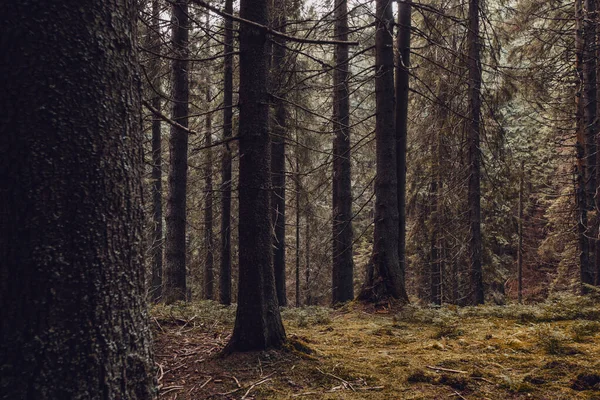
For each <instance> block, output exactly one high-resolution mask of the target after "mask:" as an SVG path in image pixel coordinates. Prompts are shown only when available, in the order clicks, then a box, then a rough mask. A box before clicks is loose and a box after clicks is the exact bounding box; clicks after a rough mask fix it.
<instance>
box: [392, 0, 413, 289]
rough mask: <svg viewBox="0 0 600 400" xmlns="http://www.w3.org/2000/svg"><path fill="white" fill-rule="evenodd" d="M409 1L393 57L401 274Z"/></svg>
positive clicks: (401, 11) (402, 5)
mask: <svg viewBox="0 0 600 400" xmlns="http://www.w3.org/2000/svg"><path fill="white" fill-rule="evenodd" d="M410 1H411V0H399V1H398V34H397V46H398V52H397V53H396V153H397V158H398V162H397V164H396V165H397V169H396V170H397V179H398V218H399V240H398V258H399V261H400V274H401V275H402V279H403V280H404V275H405V273H406V170H407V165H406V141H407V137H408V94H409V92H410V84H409V78H410V71H409V68H410V36H411V32H410V29H411V25H412V24H411V15H412V7H411V3H410Z"/></svg>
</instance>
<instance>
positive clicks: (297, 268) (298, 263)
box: [294, 134, 301, 307]
mask: <svg viewBox="0 0 600 400" xmlns="http://www.w3.org/2000/svg"><path fill="white" fill-rule="evenodd" d="M297 142H298V135H297V134H296V143H297ZM295 175H296V176H295V179H294V183H295V186H296V188H295V189H296V307H300V305H301V297H300V211H301V210H300V193H301V186H300V163H299V162H298V154H297V153H296V174H295Z"/></svg>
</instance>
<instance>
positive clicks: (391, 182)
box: [359, 0, 408, 302]
mask: <svg viewBox="0 0 600 400" xmlns="http://www.w3.org/2000/svg"><path fill="white" fill-rule="evenodd" d="M375 19H376V21H377V22H376V26H377V32H376V36H375V49H376V53H377V55H376V62H375V73H376V77H375V100H376V109H377V116H376V119H375V136H376V147H377V150H376V153H377V177H376V179H375V197H376V200H375V231H374V234H373V242H374V243H373V254H372V257H371V261H370V262H369V265H368V266H367V279H366V281H365V284H364V285H363V288H362V290H361V293H360V295H359V299H361V300H366V301H378V300H382V299H386V298H394V299H398V300H399V301H401V302H408V296H407V294H406V289H405V285H404V276H403V274H402V271H401V269H400V260H399V252H398V247H399V246H398V245H399V239H400V238H399V226H400V223H399V218H398V180H397V176H398V175H397V170H396V168H394V166H395V165H396V162H397V158H396V142H397V140H396V122H395V119H394V109H395V101H394V49H393V38H392V28H393V25H394V17H393V15H392V5H391V2H390V1H388V0H377V2H376V14H375Z"/></svg>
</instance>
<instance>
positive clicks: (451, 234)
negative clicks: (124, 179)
mask: <svg viewBox="0 0 600 400" xmlns="http://www.w3.org/2000/svg"><path fill="white" fill-rule="evenodd" d="M592 3H593V2H592ZM340 4H341V3H340V2H338V3H336V5H337V6H338V8H336V7H334V4H333V3H332V4H329V3H323V2H309V3H306V4H304V3H302V2H285V1H280V2H276V4H273V6H272V7H273V8H272V12H271V15H272V16H271V17H270V19H269V24H270V26H272V27H273V29H274V30H277V31H279V32H284V33H285V34H286V35H287V36H289V37H293V38H305V39H306V38H310V40H295V39H293V38H292V40H289V39H288V38H287V37H286V36H278V35H274V36H272V39H271V41H270V42H269V47H270V50H269V51H270V54H269V57H270V59H271V60H272V61H269V64H270V72H269V74H270V75H269V93H270V107H271V117H270V122H269V124H270V127H271V129H272V133H271V135H272V140H273V147H272V158H273V161H272V164H271V168H272V170H271V171H272V172H271V173H272V176H273V178H272V182H273V197H274V198H275V199H276V200H273V202H274V203H273V206H272V207H273V208H274V209H276V210H278V211H274V214H273V217H274V220H275V222H274V224H275V228H274V231H273V235H274V244H273V246H274V248H275V249H276V251H275V252H274V255H275V270H276V274H279V276H280V278H279V279H278V281H280V280H281V281H283V282H284V283H285V284H283V283H282V284H281V285H283V286H282V287H278V293H286V296H285V297H284V298H283V297H281V296H280V298H279V302H280V304H287V298H288V297H289V299H290V300H291V303H292V304H295V305H310V304H321V305H327V304H330V303H331V301H332V300H331V299H332V295H333V294H332V291H334V290H335V289H334V288H332V283H331V279H332V275H331V274H332V272H331V268H332V260H334V258H335V257H336V256H337V255H336V254H335V253H337V252H341V251H340V250H339V248H337V250H336V247H335V246H336V245H337V244H336V239H335V238H334V239H331V229H332V226H333V225H332V224H333V221H334V220H335V218H336V212H337V211H336V210H335V207H336V205H335V204H334V203H332V196H335V192H336V188H335V185H337V181H336V176H339V175H341V174H350V171H351V175H350V177H349V179H350V181H351V183H350V186H351V192H349V193H343V194H342V196H346V197H350V196H351V199H352V206H351V210H347V211H346V212H349V214H350V216H349V218H348V221H351V223H350V222H347V223H346V224H351V226H352V230H353V232H354V235H353V236H351V239H350V241H349V242H348V243H350V244H351V246H352V247H351V248H352V255H353V257H352V258H353V262H354V270H355V273H354V275H353V279H352V285H353V286H354V292H356V293H358V291H359V290H360V287H361V285H362V284H363V282H364V271H366V268H367V265H368V264H369V262H370V260H371V254H372V247H373V228H374V224H373V217H374V209H375V191H374V186H375V175H376V140H375V114H376V112H377V111H376V105H375V92H376V91H375V76H376V74H377V72H376V71H375V70H374V69H373V64H374V56H375V40H376V39H375V36H376V35H375V34H376V24H375V21H376V15H375V14H376V10H375V6H374V4H373V3H372V2H352V1H350V2H348V4H344V11H343V12H339V6H340ZM590 4H591V3H590ZM590 4H587V3H586V4H583V3H581V4H580V3H577V2H571V1H569V2H554V1H552V2H535V1H519V2H517V1H502V2H485V3H481V4H479V5H476V6H477V7H478V13H479V17H480V22H479V28H478V29H479V32H478V34H477V35H476V36H473V35H470V34H469V33H470V32H472V30H470V29H471V28H469V25H468V23H469V21H470V19H469V18H470V17H469V7H468V4H465V3H463V2H458V3H453V2H452V1H442V2H430V3H426V4H425V3H423V4H421V3H416V4H411V8H412V18H411V19H412V21H411V26H410V27H409V28H410V41H409V43H410V51H409V52H406V54H408V53H410V60H411V66H410V68H408V74H409V76H410V77H409V81H410V94H409V95H408V104H407V105H406V106H407V108H408V116H407V120H408V123H407V124H408V127H407V132H408V136H407V144H406V161H405V162H406V185H405V188H404V191H405V204H406V205H405V207H406V208H405V215H406V220H405V221H406V222H405V224H406V256H405V257H406V267H405V269H406V279H407V283H406V290H407V291H408V293H409V295H410V296H411V297H412V298H414V299H419V301H422V302H423V303H437V304H440V303H442V302H444V303H453V304H462V305H464V304H469V303H471V299H470V296H471V293H472V290H473V289H472V285H471V281H470V277H469V270H470V266H471V265H472V256H471V255H472V254H473V251H472V248H471V245H470V241H471V240H473V239H472V236H473V235H472V229H471V228H472V227H471V222H470V212H471V210H472V208H473V206H472V204H473V203H472V199H471V198H470V197H469V196H470V193H471V189H470V188H469V179H470V177H471V176H473V174H474V172H473V170H472V162H471V160H472V159H473V157H474V156H473V154H472V153H473V152H476V153H479V157H480V160H481V162H480V165H479V166H478V170H479V172H476V173H478V174H480V180H481V183H480V191H479V193H478V197H479V203H480V209H481V211H480V212H481V217H480V219H481V233H480V237H479V239H478V240H480V241H481V255H480V258H481V261H480V264H481V266H482V270H483V274H482V275H483V284H484V287H485V295H486V298H487V299H488V300H489V301H495V302H505V301H507V299H512V300H517V299H518V298H519V294H518V291H519V290H518V286H519V284H518V282H519V278H518V270H519V268H521V269H522V298H523V299H524V301H526V302H530V301H541V300H544V299H545V298H547V296H548V295H550V294H552V293H555V292H560V291H563V290H570V291H573V290H575V291H577V290H578V288H579V284H580V282H581V279H583V280H584V282H585V283H587V284H594V279H595V278H594V276H595V275H597V273H596V272H594V271H595V270H596V267H595V265H596V261H595V252H594V246H595V241H596V237H597V236H598V233H597V230H598V229H597V226H596V224H597V223H596V216H595V215H596V208H595V204H596V203H595V189H594V187H595V186H594V185H596V183H595V182H596V180H595V173H596V172H595V163H596V162H595V159H596V152H595V146H596V145H595V140H596V139H594V138H595V137H596V136H595V135H596V133H595V132H596V131H595V130H596V125H595V124H596V122H595V118H596V117H595V115H596V111H595V107H596V104H597V102H596V99H595V97H594V96H595V95H596V89H595V85H596V81H595V71H596V68H597V65H596V53H595V52H596V44H595V43H596V42H595V40H596V39H595V30H594V29H595V28H594V27H595V26H596V23H595V11H594V9H590V8H589V7H591V5H590ZM230 6H231V5H228V4H226V5H225V7H230ZM392 8H393V10H394V13H396V14H397V12H398V9H397V7H396V5H395V3H394V5H393V7H392ZM228 9H229V10H230V11H229V13H235V9H234V8H228ZM223 10H225V9H224V8H222V7H221V5H220V4H213V5H212V6H211V5H210V4H205V3H203V2H190V4H189V5H188V14H189V19H188V20H187V24H188V25H187V26H186V28H187V29H188V32H189V41H188V42H186V49H185V54H186V55H185V57H186V63H187V67H186V68H188V69H187V73H188V75H189V88H188V90H189V112H188V115H187V116H186V117H187V118H186V124H185V125H186V126H187V127H188V129H189V131H190V132H188V133H190V135H189V151H188V152H187V153H186V154H187V163H188V165H189V172H188V183H187V192H186V196H187V203H186V204H187V206H186V216H187V220H186V226H187V229H186V235H185V240H186V245H185V248H186V249H187V250H186V254H187V264H186V274H187V276H188V277H189V279H188V283H187V286H186V288H187V289H186V290H188V292H189V293H188V294H187V296H191V297H192V298H196V299H197V298H214V299H218V298H219V295H218V294H219V293H221V292H222V291H224V290H226V289H224V287H223V286H222V285H221V286H219V282H220V281H219V279H220V277H221V276H223V275H225V274H227V272H223V270H222V268H231V267H232V274H233V275H232V277H233V285H234V286H235V285H236V279H235V278H236V277H237V275H236V274H237V272H236V254H237V251H238V249H237V246H236V242H237V241H236V223H237V221H236V214H237V207H238V205H237V196H236V187H237V185H238V181H237V179H238V177H237V162H238V159H239V152H238V148H237V145H236V143H235V141H229V139H228V138H230V137H232V132H233V136H235V132H236V129H237V118H238V113H237V109H236V104H237V102H238V97H237V92H236V91H237V89H236V88H237V84H238V81H237V71H238V53H237V49H238V48H237V46H238V45H237V40H235V38H234V39H233V40H232V38H231V36H227V35H228V32H229V31H228V29H229V28H228V27H227V26H226V22H227V21H229V22H228V23H230V24H232V26H233V27H234V28H233V29H237V27H238V25H239V23H240V22H239V20H236V19H234V20H233V21H231V20H228V19H227V18H224V16H226V15H227V14H228V12H227V11H223ZM232 10H233V11H232ZM405 12H406V11H405ZM409 12H410V11H409ZM342 14H343V15H342ZM409 16H410V14H409ZM471 17H472V16H471ZM395 18H397V17H395ZM340 19H344V20H345V21H346V24H347V28H345V29H347V31H346V33H345V37H344V38H347V39H345V40H350V41H355V42H356V43H353V44H352V45H348V46H340V45H336V44H334V43H328V40H331V39H336V38H339V37H338V36H336V35H338V33H336V32H338V30H339V26H338V25H339V21H340ZM471 19H472V18H471ZM409 21H410V20H409ZM177 26H178V20H177V19H176V18H174V17H171V5H169V4H163V3H156V2H155V3H154V4H150V3H148V4H147V5H146V7H145V8H144V11H143V13H142V18H141V21H140V29H139V32H140V35H141V40H140V43H141V54H142V65H143V70H144V76H145V77H146V89H145V93H146V95H145V97H146V103H145V104H148V105H149V104H154V105H155V106H154V107H152V108H150V107H146V119H145V120H146V124H145V126H146V132H148V133H147V144H146V152H145V154H147V163H148V165H149V167H148V180H147V182H148V185H147V189H146V190H147V193H148V196H147V198H148V199H150V198H151V196H150V194H151V193H153V196H154V197H153V198H154V203H153V204H154V205H153V207H154V215H155V218H154V221H153V225H151V226H154V227H155V228H156V229H157V230H155V231H154V236H152V243H153V248H154V250H155V253H154V254H155V257H158V258H155V259H154V261H153V263H154V265H155V279H156V274H158V272H156V271H158V269H156V268H157V267H156V265H157V264H159V263H160V262H161V261H160V260H159V258H160V257H159V256H158V254H160V252H162V251H163V248H165V249H166V254H167V263H168V262H169V261H168V257H169V256H168V254H171V253H170V252H172V251H174V250H173V248H172V247H171V245H174V244H172V243H171V244H170V242H169V239H168V238H169V231H168V222H167V232H166V236H167V239H166V241H165V239H164V229H162V228H161V226H162V224H163V221H162V218H163V215H164V211H163V213H162V214H161V213H159V210H158V207H162V209H165V208H167V207H169V204H170V203H169V202H170V201H171V197H169V196H171V195H170V194H169V193H170V192H169V190H167V189H169V188H171V186H169V185H175V184H176V182H173V179H177V178H176V176H175V175H174V173H172V172H169V171H168V169H169V168H172V166H171V167H169V165H171V164H170V163H172V161H170V160H172V157H173V155H174V154H175V151H176V150H175V148H174V147H173V146H174V145H175V144H174V143H173V139H171V144H170V145H169V146H170V150H169V151H167V144H166V140H167V139H163V143H162V147H160V149H162V153H160V156H159V155H158V153H157V151H158V150H157V149H158V148H159V147H158V146H160V142H159V141H158V135H160V134H161V135H162V137H163V138H168V132H169V129H173V128H172V127H173V124H172V123H171V122H173V121H175V122H176V121H179V119H178V118H181V117H179V116H175V115H171V114H170V111H171V108H172V107H173V104H177V101H178V100H177V99H176V98H175V97H174V96H175V93H174V86H173V85H174V83H173V81H172V79H171V75H172V72H171V71H172V70H173V69H174V68H177V64H176V62H175V61H176V60H177V59H178V57H180V56H179V54H180V52H181V50H182V49H180V48H178V47H179V46H180V45H178V44H176V43H175V41H174V37H173V35H174V33H173V32H174V30H175V29H176V28H177ZM396 27H397V28H398V31H401V29H400V28H402V27H401V26H400V25H397V26H396ZM336 29H338V30H336ZM389 34H390V35H393V34H394V32H392V31H391V29H390V32H389ZM234 36H235V35H234ZM473 40H476V43H477V46H478V47H479V49H480V51H479V55H478V58H479V59H478V60H477V63H478V65H479V67H480V69H481V87H480V88H479V92H480V99H481V104H480V108H481V117H480V123H481V125H480V128H479V139H478V140H479V141H480V144H478V145H476V146H475V147H473V145H472V139H471V138H470V136H469V135H470V132H471V130H472V122H473V119H472V112H471V109H472V107H471V106H470V103H469V102H470V96H471V95H470V89H471V88H472V87H473V85H471V84H470V82H472V78H471V75H470V74H469V68H470V60H471V59H472V56H471V55H470V53H469V51H470V48H471V47H472V44H471V43H470V42H472V41H473ZM337 47H345V48H346V51H347V57H348V58H347V59H348V64H347V67H348V68H347V69H348V71H347V72H345V71H343V73H345V74H347V75H345V77H344V78H342V80H343V81H345V82H346V83H347V88H346V89H345V90H346V92H345V93H347V94H344V95H343V96H348V99H347V101H348V102H349V104H348V116H347V117H346V118H348V119H347V121H348V122H346V124H347V126H348V131H349V133H350V134H349V144H348V146H347V147H346V148H343V150H342V153H340V150H339V145H336V139H335V137H336V132H337V128H336V121H337V120H338V119H337V117H336V116H335V105H336V104H337V103H336V101H338V100H337V98H336V93H337V92H336V91H338V90H339V86H340V85H341V83H340V82H341V81H340V79H339V77H336V73H337V72H338V71H339V69H340V65H345V64H340V63H339V61H336V60H338V58H336V57H339V54H338V53H337V51H338V50H336V48H337ZM399 51H400V49H398V48H395V49H394V52H395V53H396V54H398V52H399ZM400 60H401V58H400ZM227 66H229V67H227ZM227 68H232V71H233V74H232V76H233V78H231V77H228V75H227V74H228V73H230V72H228V71H229V70H227ZM336 78H337V80H336ZM228 79H229V80H228ZM231 79H233V80H232V81H231ZM231 90H233V94H232V95H231V94H229V91H231ZM338 97H339V95H338ZM388 101H391V102H393V99H391V100H388ZM397 102H398V103H400V101H399V100H397ZM160 110H162V111H160ZM592 111H593V112H592ZM229 121H231V122H229ZM590 121H591V122H590ZM592 122H593V123H592ZM151 129H153V130H152V132H153V134H152V135H153V136H151ZM586 129H587V131H586ZM579 131H581V132H583V131H585V133H580V137H578V136H577V133H578V132H579ZM590 135H591V136H590ZM151 137H152V140H151ZM222 142H226V143H225V144H220V145H219V143H222ZM336 146H337V147H336ZM153 152H154V153H153ZM153 154H154V158H151V156H152V155H153ZM276 154H278V155H277V156H276ZM340 154H342V155H340ZM276 157H277V158H278V161H275V158H276ZM338 158H344V159H346V158H347V163H348V164H349V165H348V166H347V167H346V169H343V170H342V169H340V165H339V162H338V161H336V160H337V159H338ZM229 160H231V168H232V171H233V173H232V175H231V178H229V176H230V175H228V174H229V172H227V171H226V168H228V167H226V166H225V165H229V162H230V161H229ZM578 163H579V164H578ZM161 165H162V166H163V167H162V170H160V168H161ZM152 166H153V167H154V169H153V172H152V173H153V175H151V174H150V169H151V167H152ZM386 168H393V166H392V165H389V166H386ZM160 171H162V174H161V172H160ZM160 181H163V182H164V183H163V184H162V185H160ZM152 182H154V186H151V183H152ZM167 182H169V183H168V184H167ZM582 182H586V183H582ZM584 186H585V189H583V187H584ZM232 189H233V190H232ZM230 190H232V195H231V203H229V200H228V199H229V197H228V196H229V191H230ZM581 190H584V191H585V192H586V193H587V194H586V195H585V196H584V197H585V199H584V200H586V203H585V204H584V203H583V202H582V201H581V199H583V198H584V197H582V196H579V197H581V199H580V201H579V202H578V201H577V199H578V198H579V197H576V193H580V192H581ZM338 196H339V194H338ZM159 201H161V203H159ZM228 203H229V204H231V206H230V205H229V204H228ZM147 204H148V205H150V202H147ZM159 204H160V205H159ZM229 207H231V208H229ZM228 211H229V212H231V217H228V216H225V215H224V212H225V213H227V212H228ZM227 218H231V219H230V220H228V219H227ZM167 219H168V216H167ZM578 221H579V222H580V223H578ZM224 230H227V231H228V232H230V233H229V234H230V235H232V236H233V238H232V239H228V238H227V234H225V233H224V232H223V231H224ZM335 234H337V235H339V232H337V233H334V235H335ZM181 240H183V239H181V238H180V241H181ZM226 240H229V241H227V242H226ZM346 240H347V239H346ZM583 242H586V243H587V245H586V246H585V249H583V250H582V249H581V246H582V243H583ZM181 246H182V245H181ZM344 246H346V247H347V246H348V244H347V243H346V244H344ZM182 249H183V247H179V250H178V251H180V252H181V251H183V250H182ZM229 257H231V260H233V263H232V264H231V267H229V266H228V263H227V262H226V261H227V260H225V259H228V258H229ZM345 262H346V264H347V263H348V261H347V260H346V261H345ZM582 263H583V265H582ZM167 268H168V267H167ZM581 268H585V269H588V270H589V272H587V275H589V276H587V275H585V274H584V275H581V274H580V269H581ZM277 271H279V272H277ZM221 283H222V282H221ZM231 293H232V294H233V301H234V302H235V293H236V290H235V288H234V290H233V291H232V292H231ZM227 297H228V296H227V295H226V296H224V298H225V301H224V302H225V303H226V302H227ZM292 299H293V301H292Z"/></svg>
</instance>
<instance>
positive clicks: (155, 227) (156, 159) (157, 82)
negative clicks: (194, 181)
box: [150, 0, 163, 301]
mask: <svg viewBox="0 0 600 400" xmlns="http://www.w3.org/2000/svg"><path fill="white" fill-rule="evenodd" d="M150 37H151V38H150V42H151V46H152V51H154V52H156V53H157V54H159V53H160V48H161V45H160V43H161V40H160V0H152V30H151V32H150ZM150 73H151V74H152V87H153V90H155V91H160V86H161V79H160V58H158V57H157V56H156V57H153V59H152V65H151V67H150ZM151 93H153V97H152V100H151V101H152V107H154V109H155V110H156V111H158V112H161V105H162V104H161V103H162V102H161V99H160V95H159V94H158V93H155V92H151ZM162 206H163V205H162V132H161V121H160V119H159V118H158V117H156V116H154V118H153V119H152V283H151V287H150V298H151V299H152V300H153V301H159V300H160V298H161V290H162V273H163V212H162Z"/></svg>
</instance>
